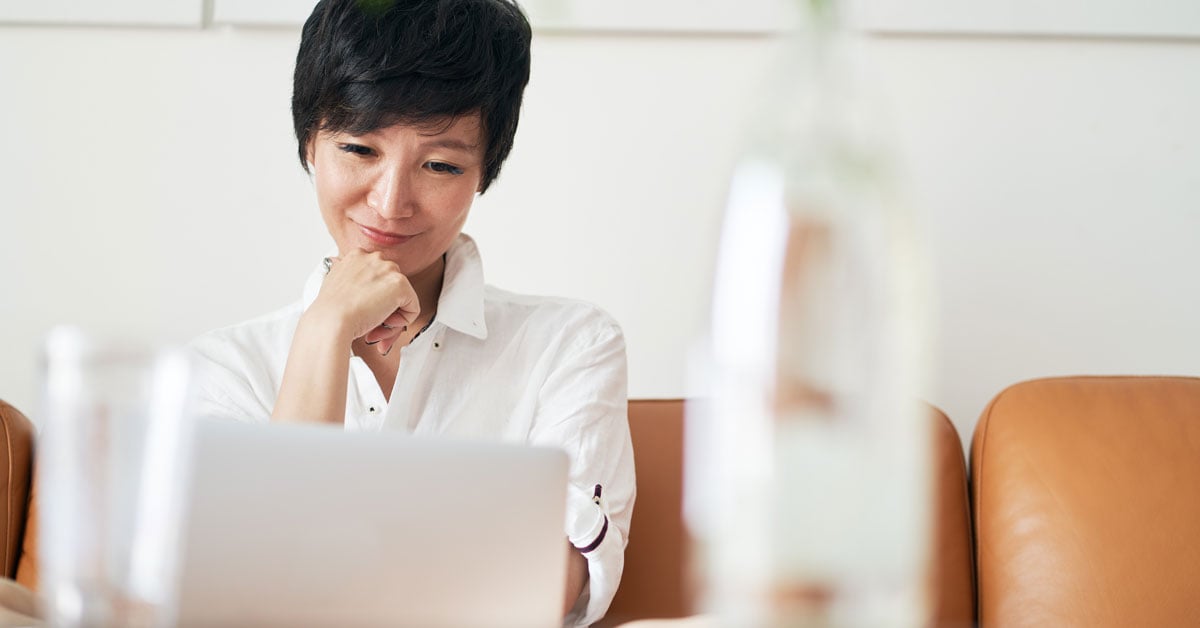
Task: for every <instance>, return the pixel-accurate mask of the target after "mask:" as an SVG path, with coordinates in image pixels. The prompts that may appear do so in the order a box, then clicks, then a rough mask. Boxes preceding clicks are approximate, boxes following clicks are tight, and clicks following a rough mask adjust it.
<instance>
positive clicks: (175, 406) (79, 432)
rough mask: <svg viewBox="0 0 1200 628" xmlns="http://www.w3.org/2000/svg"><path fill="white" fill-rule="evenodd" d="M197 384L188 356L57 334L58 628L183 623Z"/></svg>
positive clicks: (47, 532)
mask: <svg viewBox="0 0 1200 628" xmlns="http://www.w3.org/2000/svg"><path fill="white" fill-rule="evenodd" d="M189 380H190V368H189V364H188V361H187V359H186V357H185V356H184V354H183V353H182V352H181V351H179V350H172V349H153V348H150V347H146V346H140V345H137V344H123V343H117V342H111V341H101V340H98V339H96V338H93V337H89V336H88V335H86V334H84V333H83V332H82V331H80V330H78V329H75V328H65V327H64V328H57V329H55V330H53V331H52V332H51V333H50V335H49V337H48V340H47V345H46V362H45V372H44V373H43V385H44V395H45V396H44V407H43V415H42V416H43V420H44V423H43V429H42V437H41V443H40V449H39V458H38V487H37V490H38V499H39V500H40V502H39V508H40V519H39V521H38V522H37V525H38V526H39V527H40V541H41V547H40V553H41V556H40V561H41V565H40V567H41V569H40V571H41V583H40V587H39V588H40V589H41V593H42V595H43V600H44V602H45V608H46V613H47V619H48V620H49V623H50V625H53V626H63V627H75V626H88V627H91V626H104V627H106V626H123V627H130V628H141V627H150V626H167V625H172V624H173V623H174V622H175V611H176V597H177V595H176V586H177V582H178V561H179V557H180V555H181V552H180V548H179V543H180V540H181V538H182V535H181V526H182V524H183V522H184V513H183V508H184V505H185V503H186V500H185V495H184V493H185V489H186V487H187V485H188V482H187V480H188V478H187V472H188V469H189V467H190V451H191V444H192V420H191V416H190V415H189V412H188V403H189Z"/></svg>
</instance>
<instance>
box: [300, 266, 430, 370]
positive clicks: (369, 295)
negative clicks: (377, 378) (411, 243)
mask: <svg viewBox="0 0 1200 628" xmlns="http://www.w3.org/2000/svg"><path fill="white" fill-rule="evenodd" d="M331 260H332V262H333V263H332V265H331V266H330V269H329V274H328V275H326V277H325V281H324V283H322V284H321V291H320V292H319V293H318V294H317V298H316V300H315V301H314V302H313V304H312V306H310V307H309V311H308V312H306V313H305V314H306V316H309V315H310V314H311V318H315V319H317V320H321V321H324V322H325V323H326V328H327V329H330V330H336V331H331V332H330V333H334V334H337V335H338V336H340V340H341V341H343V342H345V343H347V344H349V343H350V342H353V341H354V340H357V339H359V338H362V339H363V341H364V342H365V343H366V344H368V345H372V346H375V347H376V349H377V350H378V351H379V353H380V354H382V355H387V354H388V353H389V352H390V351H391V350H392V345H393V344H395V342H396V340H397V338H398V337H399V336H400V335H401V334H402V333H404V332H405V331H406V330H407V329H408V326H409V325H412V324H413V323H415V322H416V320H417V316H418V315H420V313H421V303H420V300H419V299H418V298H417V293H416V291H415V290H413V287H412V283H410V282H409V280H408V277H406V276H404V274H403V273H401V272H400V267H399V266H397V265H396V264H395V263H394V262H391V261H388V260H385V259H383V256H381V255H380V254H379V253H378V252H373V253H366V252H363V251H359V250H353V251H350V252H348V253H346V254H345V255H344V256H342V257H340V258H336V257H335V258H331Z"/></svg>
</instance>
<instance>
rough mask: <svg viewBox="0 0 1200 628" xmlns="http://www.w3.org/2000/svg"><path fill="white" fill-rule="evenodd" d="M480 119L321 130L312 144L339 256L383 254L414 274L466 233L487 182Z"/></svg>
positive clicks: (319, 192) (324, 209) (318, 182)
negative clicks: (363, 129) (364, 131)
mask: <svg viewBox="0 0 1200 628" xmlns="http://www.w3.org/2000/svg"><path fill="white" fill-rule="evenodd" d="M483 153H484V148H483V133H482V129H481V125H480V117H479V115H478V114H472V115H466V116H461V117H459V118H457V119H455V120H454V121H453V123H451V124H449V125H448V126H447V123H445V122H443V123H441V124H434V125H422V126H419V127H418V126H409V125H401V124H397V125H394V126H390V127H387V128H383V129H379V130H376V131H372V132H370V133H367V134H365V135H348V134H345V133H329V132H326V131H320V132H318V133H317V135H316V137H315V138H314V139H313V142H312V144H311V145H310V147H309V161H310V167H311V169H312V171H313V178H314V181H315V184H316V188H317V204H318V205H320V207H321V217H322V218H323V219H324V220H325V227H326V228H327V229H329V235H331V236H333V239H334V241H335V242H336V243H337V247H338V251H340V252H341V253H345V252H347V251H350V250H353V249H356V248H357V249H362V250H364V251H379V252H380V253H382V254H383V257H384V258H385V259H388V260H391V261H393V262H395V263H396V264H397V265H398V266H399V267H400V271H401V272H403V273H404V274H405V275H408V276H409V277H413V276H414V275H418V274H420V273H421V272H422V271H425V270H427V269H430V268H431V267H432V266H433V265H434V264H435V263H436V262H438V261H439V259H440V258H441V255H442V253H445V252H446V250H447V249H448V248H450V245H451V243H453V242H454V239H455V238H456V237H458V234H459V232H460V231H462V227H463V223H465V222H466V220H467V213H468V212H469V211H470V209H471V202H472V201H473V200H474V199H475V193H476V191H477V190H478V189H479V185H480V182H481V181H482V179H483Z"/></svg>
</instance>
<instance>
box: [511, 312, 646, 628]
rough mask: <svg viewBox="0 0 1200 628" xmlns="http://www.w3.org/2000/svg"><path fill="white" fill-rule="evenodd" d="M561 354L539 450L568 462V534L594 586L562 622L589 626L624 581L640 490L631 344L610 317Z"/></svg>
mask: <svg viewBox="0 0 1200 628" xmlns="http://www.w3.org/2000/svg"><path fill="white" fill-rule="evenodd" d="M597 327H599V329H597V330H596V331H594V332H593V333H590V334H586V333H585V334H579V335H576V336H575V341H574V342H573V343H572V344H571V345H570V346H568V347H566V348H564V349H563V350H562V351H561V357H560V358H559V359H558V360H556V364H555V368H554V369H552V370H551V372H550V375H549V376H548V377H547V379H546V381H545V383H544V384H543V386H542V389H541V392H540V394H539V399H538V411H537V415H536V418H535V422H534V425H533V429H532V432H531V439H530V440H531V442H532V443H533V444H535V445H547V446H556V447H560V448H562V449H563V450H564V451H566V453H567V456H568V458H569V459H570V472H569V477H568V487H567V493H568V495H567V517H566V532H567V538H568V539H569V540H570V542H571V544H572V545H574V546H575V548H576V549H578V550H579V551H580V552H581V553H582V554H583V556H584V557H585V558H586V559H587V563H588V581H587V585H586V586H585V587H584V591H583V593H582V595H581V596H580V599H579V601H578V602H577V603H576V605H575V607H574V608H573V609H572V611H571V612H570V613H569V614H568V615H567V617H566V619H565V621H564V625H566V626H587V625H590V624H592V623H594V622H596V621H597V620H599V619H600V618H601V617H603V616H604V613H605V612H607V611H608V606H609V604H610V603H611V602H612V599H613V596H614V595H615V594H616V591H617V585H618V584H619V583H620V581H621V571H622V569H623V568H624V564H625V545H626V540H627V539H628V535H629V521H630V518H631V516H632V514H633V502H634V497H635V492H636V487H635V483H634V467H633V444H632V442H631V440H630V436H629V419H628V399H627V389H626V377H627V375H626V358H625V340H624V337H623V336H622V334H621V330H620V328H619V327H618V326H617V324H616V323H615V322H613V321H611V320H610V319H608V318H607V316H605V317H604V324H602V325H598V326H597Z"/></svg>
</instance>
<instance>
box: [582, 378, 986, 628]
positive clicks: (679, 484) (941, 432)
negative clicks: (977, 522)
mask: <svg viewBox="0 0 1200 628" xmlns="http://www.w3.org/2000/svg"><path fill="white" fill-rule="evenodd" d="M930 419H931V421H932V422H933V425H934V447H933V452H934V458H933V461H934V469H935V481H936V486H935V489H934V508H935V513H934V521H935V524H934V533H935V534H936V542H935V543H934V544H933V548H934V549H933V553H932V556H931V570H930V577H931V583H932V584H931V585H930V591H931V594H932V595H931V602H932V607H931V611H932V615H933V624H934V625H936V626H960V625H962V626H967V625H971V624H972V623H973V621H974V616H975V589H974V578H973V574H972V562H971V561H972V551H971V523H970V507H969V503H968V498H967V470H966V461H965V459H964V457H963V450H962V441H961V440H960V439H959V437H958V432H957V431H956V430H955V429H954V425H953V424H952V423H950V421H949V419H947V418H946V416H945V415H944V414H942V413H941V412H940V411H938V410H936V409H933V408H931V412H930ZM683 425H684V402H683V401H682V400H679V399H671V400H659V401H645V400H632V401H630V402H629V429H630V433H631V434H632V438H633V457H634V464H635V465H636V467H637V502H636V503H635V505H634V509H633V520H632V522H631V523H630V531H629V545H628V547H627V548H626V550H625V571H624V574H623V575H622V578H621V586H620V588H619V589H618V590H617V595H616V597H615V598H614V599H613V603H612V606H611V607H610V608H609V612H608V615H607V616H606V617H605V618H604V620H603V621H602V622H601V623H600V624H599V625H600V626H615V625H618V624H620V623H623V622H626V621H630V620H634V619H644V618H652V617H682V616H685V615H689V614H692V613H694V612H696V609H694V608H693V606H692V603H691V602H692V601H691V599H690V597H689V587H688V581H689V575H688V565H687V551H688V547H689V545H690V539H689V537H688V534H687V529H686V528H685V526H684V521H683V514H682V505H683V500H682V490H683V453H684V452H683Z"/></svg>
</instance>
